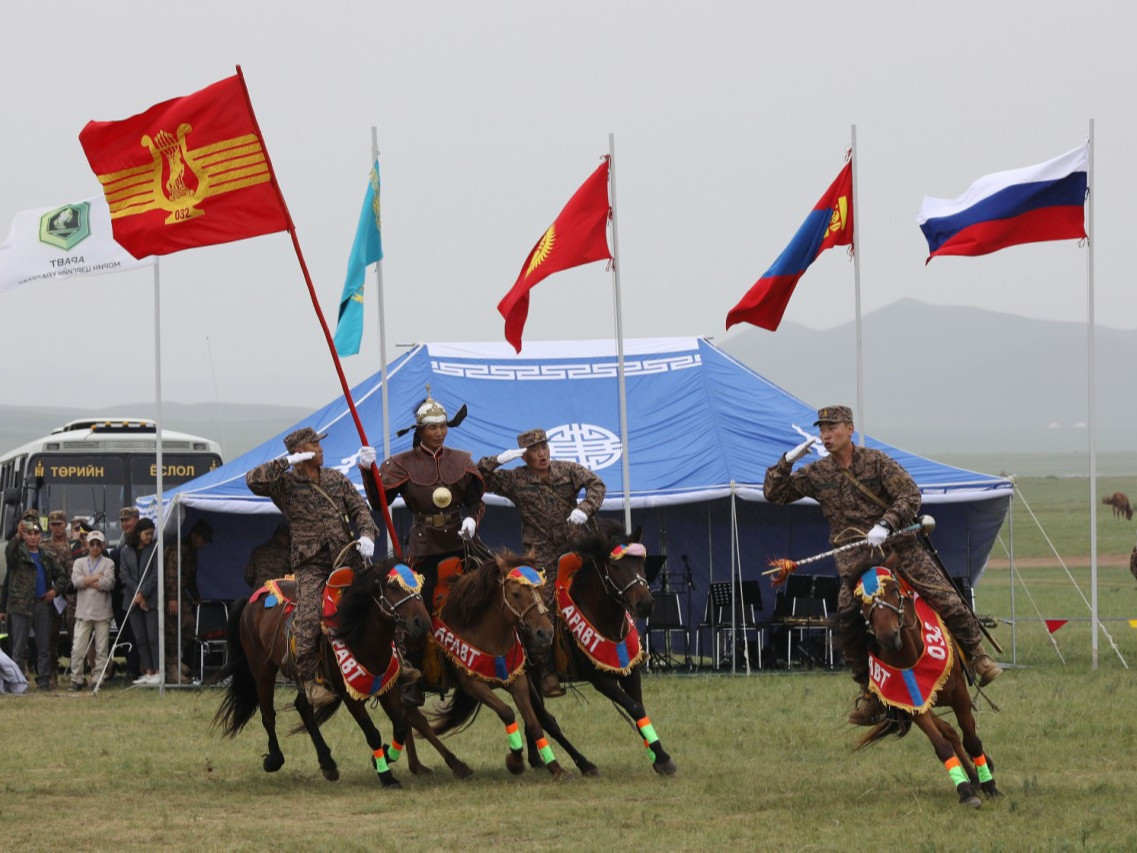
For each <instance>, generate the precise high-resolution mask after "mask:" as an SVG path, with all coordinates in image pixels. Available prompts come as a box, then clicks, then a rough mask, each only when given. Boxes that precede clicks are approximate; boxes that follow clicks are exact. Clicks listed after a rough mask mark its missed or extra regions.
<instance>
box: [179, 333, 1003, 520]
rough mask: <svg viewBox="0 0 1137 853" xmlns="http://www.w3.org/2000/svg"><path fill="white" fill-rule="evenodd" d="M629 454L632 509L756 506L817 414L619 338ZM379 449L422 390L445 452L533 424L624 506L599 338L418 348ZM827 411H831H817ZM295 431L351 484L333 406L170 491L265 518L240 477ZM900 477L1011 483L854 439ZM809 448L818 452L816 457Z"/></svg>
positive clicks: (506, 437)
mask: <svg viewBox="0 0 1137 853" xmlns="http://www.w3.org/2000/svg"><path fill="white" fill-rule="evenodd" d="M624 360H625V364H624V372H625V377H626V387H627V399H628V415H627V418H628V446H629V462H630V468H631V476H630V480H631V486H632V489H631V495H632V506H633V507H650V506H658V505H662V504H678V503H690V502H694V501H701V500H706V499H709V498H716V497H724V496H727V495H729V494H731V491H732V488H733V490H734V491H735V492H736V493H737V494H739V495H740V496H741V497H742V498H744V499H747V500H762V499H763V498H762V481H763V479H764V476H765V470H766V468H767V467H768V466H769V465H771V464H773V462H774V461H775V460H777V458H778V456H779V455H781V454H782V453H784V452H785V451H786V450H787V449H789V448H791V447H793V446H795V445H796V444H799V443H800V442H801V441H802V440H803V438H804V437H806V436H809V435H816V427H814V426H812V424H813V421H814V418H815V411H816V410H815V408H814V407H812V406H809V405H806V404H805V403H803V402H802V401H801V400H798V399H797V398H795V397H793V396H792V395H791V394H788V393H787V392H785V391H783V390H782V389H781V388H778V387H777V386H775V385H773V384H772V383H771V382H769V381H767V380H766V379H764V378H762V377H761V376H760V375H758V374H757V373H755V372H754V371H752V370H750V369H749V368H747V367H746V366H745V365H743V364H741V363H740V362H738V361H736V360H735V359H733V358H731V357H730V356H729V355H727V354H726V353H724V352H723V351H722V350H720V349H718V348H717V347H715V346H714V345H713V344H711V343H710V342H709V341H707V340H706V339H703V338H690V337H689V338H644V339H630V340H626V341H625V342H624ZM388 377H389V378H388V396H389V410H390V413H391V424H390V434H391V451H392V452H393V453H397V452H399V451H401V450H406V449H408V448H409V447H410V446H411V435H410V434H409V433H408V434H407V435H404V436H402V437H401V438H396V437H395V436H394V433H395V430H397V429H399V428H402V427H406V426H409V425H411V424H412V423H413V415H412V412H413V411H414V408H415V407H416V406H417V404H418V403H419V401H421V400H422V398H423V397H424V396H425V393H426V385H427V384H428V383H429V385H430V393H431V396H432V397H434V398H435V399H436V400H438V401H439V402H440V403H442V404H443V405H444V406H445V407H446V409H447V411H448V412H450V413H451V415H453V413H454V412H456V411H457V410H458V408H459V407H460V406H461V405H462V404H463V403H465V404H466V405H468V407H469V416H468V417H467V418H466V420H465V421H464V422H463V423H462V424H461V426H459V427H457V428H456V429H454V430H452V431H451V433H450V436H449V437H448V439H447V443H448V444H449V445H450V446H452V447H459V448H463V449H466V450H469V451H470V452H471V453H473V456H474V459H475V460H476V459H478V458H480V457H482V456H485V455H489V454H496V453H499V452H501V451H502V450H504V449H506V448H510V447H514V446H516V436H517V434H518V433H520V432H523V431H525V430H528V429H532V428H534V427H542V428H544V429H545V430H546V431H547V432H548V434H549V443H550V449H551V451H552V454H553V456H554V458H558V459H571V460H575V461H579V462H582V463H583V464H586V465H588V466H589V467H590V468H592V469H593V470H595V471H596V472H597V473H598V474H599V475H600V476H601V477H602V478H603V480H604V481H605V483H606V484H607V486H608V496H607V499H606V500H605V508H607V509H616V508H619V507H620V506H621V505H622V501H623V477H622V462H621V458H620V415H619V402H618V390H617V388H618V385H617V358H616V353H615V344H614V342H613V341H611V340H601V341H544V342H534V343H527V344H526V345H525V348H524V350H523V351H522V353H521V354H520V355H518V354H516V353H514V351H513V350H512V348H511V347H510V346H509V345H508V344H506V343H441V344H420V345H416V346H414V347H413V348H412V349H410V350H409V351H407V352H406V353H404V354H402V355H401V356H400V357H399V358H398V359H396V360H395V361H394V362H393V363H392V364H391V365H390V366H389V367H388ZM352 396H353V398H354V400H355V403H356V407H357V409H358V411H359V415H360V418H361V419H362V421H363V424H364V428H365V430H366V432H367V435H368V439H369V441H370V442H371V443H372V444H373V445H375V446H376V447H382V444H383V438H382V436H383V429H384V428H383V418H382V405H381V396H382V395H381V377H380V375H379V374H378V373H376V374H375V375H373V376H371V377H369V378H368V379H366V380H364V381H363V382H361V383H359V384H358V385H357V386H356V387H355V388H354V389H352ZM822 402H824V403H832V402H834V401H822ZM302 426H311V427H314V428H316V429H317V430H319V431H321V432H323V431H325V430H326V431H327V432H328V437H327V438H326V439H325V440H324V442H323V445H324V464H325V465H326V466H329V467H337V468H339V469H340V470H341V471H343V472H344V473H345V474H347V476H348V477H349V478H350V479H351V480H352V482H354V483H355V484H356V485H357V486H359V487H360V488H362V484H361V480H360V472H359V469H358V468H357V467H356V464H355V463H356V460H357V454H358V449H359V436H358V434H357V433H356V430H355V425H354V423H353V420H352V418H351V414H350V412H349V411H348V409H347V405H346V402H345V401H344V399H343V397H339V398H337V399H335V400H333V401H332V402H331V403H329V404H328V405H326V406H324V407H323V408H322V409H319V410H317V411H316V412H313V413H312V414H311V415H310V416H309V417H307V418H305V419H304V420H302V421H300V422H299V423H297V424H294V425H293V426H291V427H289V428H288V429H286V430H284V431H283V432H281V433H280V434H279V435H276V436H274V437H272V438H271V439H269V440H268V441H266V442H265V443H263V444H261V445H259V446H258V447H255V448H253V449H252V450H250V451H249V452H247V453H245V454H243V455H242V456H239V457H238V458H236V459H233V460H232V461H230V462H229V463H227V464H226V465H223V466H222V467H220V468H217V469H216V470H214V471H211V472H210V473H208V474H206V475H204V476H202V477H198V478H197V479H195V480H192V481H190V482H189V483H186V484H184V485H182V486H181V487H179V488H178V489H176V490H175V491H173V492H171V493H168V495H167V497H168V498H172V497H173V496H174V495H177V496H178V500H179V501H180V502H182V503H184V504H186V505H188V506H191V507H197V508H201V509H208V510H213V511H221V512H244V513H251V512H275V508H274V507H273V506H272V504H271V503H270V502H269V501H268V500H267V499H265V498H259V497H257V496H255V495H253V494H252V493H251V492H249V490H248V488H247V487H246V486H245V479H244V478H245V472H246V471H248V470H249V469H251V468H253V467H254V466H256V465H259V464H261V463H263V462H267V461H268V460H270V459H273V458H275V457H277V456H281V455H283V453H284V444H283V441H282V439H283V436H284V435H286V434H287V433H289V432H291V431H292V430H293V429H297V428H299V427H302ZM865 443H866V445H867V446H869V447H876V448H879V449H881V450H884V451H886V452H887V453H889V455H891V456H893V457H894V458H895V459H896V460H897V461H899V462H900V463H901V464H902V465H903V466H904V467H905V468H906V469H907V470H908V472H909V473H910V474H911V475H912V477H913V479H914V480H915V481H916V483H917V485H919V486H920V489H921V491H922V492H923V494H924V498H925V502H927V503H939V502H955V501H971V500H980V499H985V498H995V497H1004V498H1005V497H1006V496H1007V495H1008V494H1009V492H1010V490H1011V488H1012V484H1011V481H1010V480H1008V479H1005V478H1001V477H992V476H990V475H986V474H978V473H975V472H972V471H966V470H963V469H960V468H954V467H951V466H948V465H943V464H941V463H938V462H934V461H932V460H930V459H926V458H924V457H921V456H917V455H915V454H912V453H907V452H905V451H902V450H898V449H897V448H894V447H891V446H889V445H886V444H883V443H882V442H878V441H875V440H874V439H872V438H871V437H866V440H865ZM814 452H816V451H814Z"/></svg>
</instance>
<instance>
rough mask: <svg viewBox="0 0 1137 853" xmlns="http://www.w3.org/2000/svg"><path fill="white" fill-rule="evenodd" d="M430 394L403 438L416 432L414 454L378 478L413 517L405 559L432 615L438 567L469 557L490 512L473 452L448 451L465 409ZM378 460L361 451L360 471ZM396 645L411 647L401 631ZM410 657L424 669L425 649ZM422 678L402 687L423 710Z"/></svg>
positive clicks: (396, 459) (372, 497) (411, 651)
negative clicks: (449, 409)
mask: <svg viewBox="0 0 1137 853" xmlns="http://www.w3.org/2000/svg"><path fill="white" fill-rule="evenodd" d="M426 393H427V396H426V399H425V400H423V401H422V402H421V403H419V405H418V406H417V407H416V408H415V423H414V426H413V427H408V428H406V429H404V430H401V431H400V432H399V433H398V434H399V435H403V434H404V433H406V432H409V431H410V430H411V429H413V430H414V438H413V440H412V446H411V449H410V450H405V451H403V452H402V453H396V454H394V455H392V456H391V457H389V458H388V459H385V460H383V464H382V465H381V466H380V468H379V474H380V478H381V480H382V482H383V489H384V491H385V493H386V500H387V503H388V504H390V503H391V502H392V501H393V500H395V498H396V497H398V496H399V495H402V496H403V502H404V503H405V504H406V505H407V509H408V510H410V512H411V529H410V532H409V534H408V536H407V541H406V543H405V547H406V553H405V554H404V555H403V557H404V559H405V560H406V562H407V565H408V566H410V567H411V568H412V569H414V570H415V571H416V572H418V573H419V574H421V575H422V576H423V593H422V595H423V601H425V602H426V604H427V608H428V609H429V610H431V611H432V612H433V609H434V588H435V586H436V585H437V583H438V564H439V563H440V562H442V561H443V560H445V559H447V558H449V557H458V558H464V557H465V556H466V551H467V549H468V546H469V543H471V542H473V541H474V540H475V537H476V536H477V530H478V524H479V523H480V522H481V520H482V514H483V513H484V511H485V504H484V503H482V495H483V494H484V493H485V484H484V483H483V482H482V475H481V474H480V473H478V468H477V466H476V465H474V462H473V459H472V457H471V455H470V453H469V452H467V451H465V450H455V449H454V448H450V447H446V435H447V432H448V431H449V429H450V428H451V427H456V426H458V425H459V424H460V423H461V422H462V421H463V420H464V419H465V417H466V407H465V406H463V407H462V408H461V409H459V410H458V412H457V414H456V415H455V416H454V418H453V419H451V418H450V417H449V416H448V415H447V413H446V409H445V408H443V406H442V405H441V404H440V403H439V402H437V401H436V400H434V399H433V398H432V397H431V396H430V386H429V385H428V386H427V390H426ZM375 459H376V456H375V450H374V448H371V447H361V448H360V449H359V465H360V467H361V468H364V469H370V468H371V465H372V463H373V462H374V461H375ZM363 482H364V485H365V487H366V489H367V498H368V500H369V501H370V502H371V505H372V506H374V507H378V506H379V505H380V498H379V494H378V489H376V488H375V485H374V483H373V482H372V480H371V477H370V476H364V478H363ZM397 640H398V641H400V642H405V641H406V640H405V637H404V636H403V633H402V632H401V631H400V632H399V636H398V638H397ZM406 652H407V657H408V658H409V660H410V662H411V664H412V665H413V666H414V667H415V668H416V669H421V668H422V658H423V645H422V643H421V642H412V643H409V644H407V649H406ZM418 675H419V673H417V672H415V671H414V670H411V671H410V672H409V673H408V678H407V679H406V682H407V684H406V686H405V687H403V691H402V692H403V697H404V699H405V700H406V701H407V702H408V704H414V705H421V704H422V689H421V688H422V685H421V681H419V680H418V678H417V676H418Z"/></svg>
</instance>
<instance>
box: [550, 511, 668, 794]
mask: <svg viewBox="0 0 1137 853" xmlns="http://www.w3.org/2000/svg"><path fill="white" fill-rule="evenodd" d="M640 536H641V531H640V529H639V528H637V529H636V531H635V532H634V533H633V534H632V536H631V537H630V538H629V537H627V536H626V535H625V534H624V526H623V524H620V523H619V522H613V521H611V520H608V519H605V520H602V521H600V522H599V526H598V532H597V534H596V535H594V536H592V537H589V538H588V539H586V540H585V541H583V542H582V543H581V545H580V547H579V548H578V550H577V551H576V552H574V553H571V554H566V555H565V556H563V557H561V561H560V567H559V570H558V576H557V598H558V604H559V609H560V619H559V620H558V626H557V629H558V631H559V632H562V634H561V636H559V637H558V641H559V640H560V639H562V638H563V639H564V640H565V642H566V645H567V649H568V672H565V673H563V674H562V675H563V676H564V678H565V680H567V681H570V682H571V681H587V682H589V683H590V684H591V685H592V686H593V687H595V688H596V689H597V690H598V691H599V692H600V694H601V695H602V696H605V697H606V698H608V699H610V700H611V701H612V704H613V705H615V706H616V708H617V710H619V711H622V712H623V714H624V715H625V716H626V717H627V719H628V720H629V721H630V722H632V723H633V724H634V725H635V727H636V728H637V729H638V731H639V733H640V735H641V737H642V743H643V744H644V746H645V747H646V748H647V754H648V757H649V758H650V759H651V761H652V769H653V770H655V772H656V773H659V774H661V775H668V776H669V775H671V774H673V773H674V772H675V770H676V767H675V762H674V761H673V760H672V758H671V756H670V755H668V754H667V751H666V750H665V749H664V748H663V742H662V741H660V739H659V737H658V735H656V733H655V729H654V727H653V726H652V724H651V720H650V719H649V718H648V715H647V711H646V710H645V709H644V704H643V689H642V685H641V680H640V675H641V672H642V669H643V659H644V653H643V649H642V647H641V645H640V641H639V634H638V632H637V631H636V626H635V624H634V623H633V622H632V620H631V619H630V618H629V616H628V612H629V611H630V612H632V613H634V614H635V615H636V617H637V618H640V619H646V618H647V617H648V616H650V615H651V611H652V607H653V605H654V601H653V599H652V595H651V590H650V589H649V588H648V584H647V580H646V578H645V577H644V561H645V559H646V557H647V551H646V550H645V549H644V546H643V545H642V544H640ZM566 635H567V636H566ZM529 666H530V669H532V670H534V671H535V674H534V676H533V678H532V679H531V680H530V683H531V684H532V685H533V686H534V689H533V691H532V699H533V704H534V707H535V708H536V709H537V714H538V716H539V717H540V719H541V724H542V725H543V726H544V727H545V729H546V730H547V731H548V732H549V733H550V734H551V735H552V736H553V738H554V739H555V740H556V741H557V742H558V743H559V744H560V745H561V746H563V747H564V748H565V750H566V751H567V752H568V754H569V755H570V756H571V757H572V759H573V761H574V762H575V763H576V766H577V767H578V768H580V772H581V773H582V774H584V775H585V776H596V775H599V771H598V770H597V768H596V765H595V764H593V763H592V762H591V761H589V760H588V759H587V758H585V757H584V756H583V755H582V754H581V753H580V752H578V751H577V750H576V748H575V747H573V745H572V744H571V743H569V741H568V739H567V738H566V737H565V736H564V733H563V732H562V731H561V728H560V726H559V725H558V724H557V720H556V718H555V717H554V716H553V715H552V714H551V713H549V711H548V708H547V707H546V705H545V699H544V697H543V696H542V695H541V691H540V689H538V685H540V683H541V674H542V673H541V672H540V666H541V663H540V661H530V664H529ZM529 763H530V764H532V765H534V766H536V751H535V749H534V747H533V745H532V744H531V745H530V750H529Z"/></svg>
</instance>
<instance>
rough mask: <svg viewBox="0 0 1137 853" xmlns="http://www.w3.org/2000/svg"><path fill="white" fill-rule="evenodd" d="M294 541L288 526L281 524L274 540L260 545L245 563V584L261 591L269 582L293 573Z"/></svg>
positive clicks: (273, 535)
mask: <svg viewBox="0 0 1137 853" xmlns="http://www.w3.org/2000/svg"><path fill="white" fill-rule="evenodd" d="M291 549H292V540H291V537H290V536H289V534H288V525H287V524H281V525H279V526H277V528H276V530H275V531H273V534H272V538H271V539H269V540H268V541H267V542H265V543H264V544H263V545H258V546H257V547H256V548H254V549H253V553H252V554H250V555H249V561H248V562H247V563H245V583H247V584H248V585H249V587H250V588H251V589H254V590H256V589H260V587H262V586H263V585H264V583H265V581H267V580H272V579H273V578H282V577H284V576H285V575H286V574H288V573H289V572H290V571H291V568H290V562H291V556H290V555H291Z"/></svg>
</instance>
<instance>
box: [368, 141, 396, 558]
mask: <svg viewBox="0 0 1137 853" xmlns="http://www.w3.org/2000/svg"><path fill="white" fill-rule="evenodd" d="M371 162H372V164H376V163H378V162H379V129H378V128H377V127H375V125H371ZM380 239H382V235H380ZM375 301H376V303H378V305H379V375H380V378H381V381H382V383H383V385H382V387H381V397H382V399H383V458H384V459H386V458H387V457H388V456H390V455H391V427H390V424H391V418H390V417H389V412H388V409H387V321H386V317H385V315H384V313H383V259H382V258H380V259H379V260H378V261H376V262H375ZM388 547H392V546H391V545H390V543H388Z"/></svg>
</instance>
